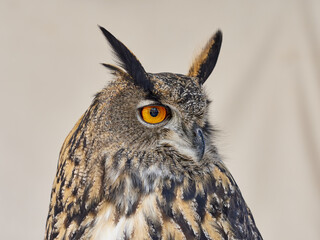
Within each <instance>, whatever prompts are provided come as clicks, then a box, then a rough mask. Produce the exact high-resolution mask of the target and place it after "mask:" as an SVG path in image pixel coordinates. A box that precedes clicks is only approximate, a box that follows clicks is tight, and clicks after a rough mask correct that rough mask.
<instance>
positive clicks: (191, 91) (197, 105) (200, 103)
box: [149, 73, 207, 114]
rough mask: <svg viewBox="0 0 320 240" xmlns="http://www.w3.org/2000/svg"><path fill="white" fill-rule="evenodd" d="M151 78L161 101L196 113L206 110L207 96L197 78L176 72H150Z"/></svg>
mask: <svg viewBox="0 0 320 240" xmlns="http://www.w3.org/2000/svg"><path fill="white" fill-rule="evenodd" d="M149 78H150V79H151V81H152V82H153V84H154V92H155V95H156V96H157V97H159V98H160V100H161V101H164V102H166V103H168V104H173V105H176V107H178V108H183V109H184V110H187V111H190V112H192V113H194V114H202V113H203V112H204V111H205V108H206V105H207V104H206V103H207V97H206V95H205V92H204V90H203V87H202V86H201V85H200V84H199V82H198V79H197V78H195V77H188V76H185V75H181V74H174V73H157V74H149Z"/></svg>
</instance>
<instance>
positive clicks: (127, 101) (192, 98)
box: [45, 27, 262, 240]
mask: <svg viewBox="0 0 320 240" xmlns="http://www.w3.org/2000/svg"><path fill="white" fill-rule="evenodd" d="M100 29H101V31H102V33H103V34H104V36H105V37H106V39H107V40H108V42H109V43H110V45H111V47H112V49H113V51H114V53H115V55H116V57H117V59H118V65H117V66H115V65H110V64H103V65H104V66H105V67H106V68H108V69H109V70H111V72H112V73H113V75H114V77H113V80H112V81H111V82H110V83H109V84H108V85H107V86H106V87H105V88H104V89H102V91H100V92H98V93H97V94H96V95H95V97H94V99H93V101H92V104H91V105H90V107H89V108H88V110H87V111H86V112H85V113H84V114H83V115H82V116H81V118H80V119H79V121H78V122H77V123H76V124H75V126H74V128H73V129H72V130H71V132H70V133H69V135H68V136H67V138H66V139H65V141H64V143H63V146H62V149H61V151H60V155H59V163H58V167H57V173H56V176H55V179H54V183H53V188H52V192H51V202H50V206H49V213H48V217H47V222H46V231H45V239H94V240H102V239H104V240H107V239H108V240H113V239H114V240H118V239H139V240H144V239H146V240H147V239H163V240H172V239H176V240H180V239H201V240H204V239H208V240H209V239H211V240H218V239H262V237H261V235H260V233H259V230H258V229H257V227H256V225H255V222H254V219H253V216H252V214H251V212H250V209H249V208H248V206H247V205H246V203H245V201H244V199H243V197H242V195H241V192H240V190H239V187H238V186H237V184H236V182H235V180H234V179H233V177H232V175H231V174H230V172H229V171H228V169H227V168H226V166H225V165H224V163H223V162H222V160H221V157H220V156H219V153H218V151H217V148H216V147H215V145H214V142H213V137H214V135H215V132H214V131H213V128H212V127H211V124H210V122H209V117H208V106H209V104H210V100H209V99H208V97H207V95H206V93H205V91H204V87H203V84H204V83H205V81H206V80H207V78H208V77H209V75H210V74H211V72H212V70H213V69H214V67H215V65H216V62H217V58H218V55H219V52H220V47H221V42H222V33H221V32H220V31H218V32H216V33H215V34H214V35H213V36H212V38H211V39H210V40H209V41H208V43H207V44H206V45H205V47H204V48H203V50H202V51H201V52H200V54H199V55H198V56H197V57H196V58H195V60H194V62H193V64H192V65H191V67H190V69H189V72H188V73H187V74H186V75H183V74H176V73H168V72H162V73H148V72H146V71H145V69H144V68H143V66H142V65H141V63H140V62H139V60H138V59H137V58H136V57H135V55H134V54H133V53H132V52H131V51H130V50H128V48H127V47H126V46H125V45H124V44H123V43H121V42H120V41H119V40H118V39H116V38H115V37H114V36H113V35H112V34H111V33H110V32H108V31H107V30H106V29H104V28H102V27H100Z"/></svg>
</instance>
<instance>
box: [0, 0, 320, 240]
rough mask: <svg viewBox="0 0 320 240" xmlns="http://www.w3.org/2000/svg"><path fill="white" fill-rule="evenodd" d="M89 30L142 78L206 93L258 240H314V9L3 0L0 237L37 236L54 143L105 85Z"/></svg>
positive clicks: (317, 40)
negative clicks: (106, 33) (174, 78)
mask: <svg viewBox="0 0 320 240" xmlns="http://www.w3.org/2000/svg"><path fill="white" fill-rule="evenodd" d="M97 24H99V25H102V26H104V27H106V28H107V29H108V30H110V31H111V32H112V33H113V34H114V35H115V36H117V37H118V38H119V39H120V40H121V41H123V42H124V43H125V44H126V45H127V46H128V47H129V48H130V49H131V50H132V51H133V52H134V53H135V54H136V55H137V56H138V57H139V58H140V60H141V62H142V63H143V65H144V66H145V69H147V70H148V71H150V72H161V71H172V72H178V73H186V72H187V70H188V67H189V65H190V63H191V62H192V57H193V56H194V55H195V53H196V52H197V50H199V49H200V48H201V47H202V46H203V44H204V43H205V42H206V41H207V40H208V38H209V37H210V36H211V35H212V34H213V33H214V32H215V31H216V30H217V29H218V28H220V29H221V30H222V31H223V34H224V41H223V45H222V50H221V54H220V59H219V61H218V64H217V66H216V69H215V71H214V73H213V74H212V75H211V77H210V79H209V80H208V81H207V83H206V87H207V92H208V94H209V95H210V97H211V99H213V104H212V109H211V118H212V121H213V122H214V124H215V126H216V127H217V128H218V129H220V130H221V131H220V133H219V136H218V137H217V142H219V148H220V151H221V153H222V154H223V156H224V158H225V162H226V164H227V166H228V167H229V169H230V170H231V172H232V173H233V176H234V177H235V179H236V180H237V182H238V184H239V186H240V188H241V190H242V193H243V195H244V197H245V199H246V201H247V203H248V205H249V206H250V208H251V209H252V212H253V214H254V216H255V219H256V223H257V225H258V227H259V228H260V230H261V233H262V235H263V236H264V238H265V239H320V175H319V174H320V157H319V156H320V148H319V143H320V127H319V126H320V94H319V91H320V1H318V0H313V1H312V0H301V1H298V0H291V1H290V0H287V1H285V0H283V1H278V0H272V1H253V0H252V1H209V0H207V1H205V0H201V1H185V0H179V1H169V0H167V1H151V0H148V1H147V0H140V1H108V0H100V1H97V0H91V1H89V0H87V1H83V0H77V1H76V0H69V1H68V0H67V1H66V0H58V1H56V0H51V1H47V0H33V1H22V0H21V1H19V0H0V76H1V78H0V79H1V80H0V90H1V92H0V108H1V117H0V187H1V192H0V226H1V236H0V238H1V239H41V238H42V237H43V233H44V227H45V219H46V215H47V210H48V205H49V197H50V190H51V185H52V182H53V178H54V175H55V172H56V164H57V159H58V153H59V150H60V147H61V145H62V142H63V140H64V138H65V137H66V135H67V133H68V132H69V131H70V130H71V128H72V127H73V125H74V124H75V122H76V121H77V119H78V118H79V117H80V116H81V114H82V113H83V112H84V111H85V110H86V108H87V107H88V106H89V104H90V101H91V100H92V96H93V94H94V93H95V92H97V91H98V90H100V89H101V88H102V87H103V86H104V85H105V84H106V83H107V82H108V80H109V79H110V78H111V76H110V74H109V73H108V71H107V70H105V69H104V68H103V67H102V66H100V65H99V64H98V63H100V62H108V63H112V57H111V52H110V48H109V46H108V44H107V43H106V41H105V39H104V37H103V36H102V34H101V33H100V31H99V29H98V27H97Z"/></svg>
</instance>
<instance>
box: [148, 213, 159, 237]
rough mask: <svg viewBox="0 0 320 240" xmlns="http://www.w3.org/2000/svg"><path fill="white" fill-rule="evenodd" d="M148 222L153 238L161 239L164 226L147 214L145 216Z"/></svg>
mask: <svg viewBox="0 0 320 240" xmlns="http://www.w3.org/2000/svg"><path fill="white" fill-rule="evenodd" d="M145 218H146V222H147V225H148V230H149V235H150V237H151V239H152V240H159V239H161V231H162V226H161V224H160V222H159V221H154V220H152V219H150V218H148V217H147V216H145Z"/></svg>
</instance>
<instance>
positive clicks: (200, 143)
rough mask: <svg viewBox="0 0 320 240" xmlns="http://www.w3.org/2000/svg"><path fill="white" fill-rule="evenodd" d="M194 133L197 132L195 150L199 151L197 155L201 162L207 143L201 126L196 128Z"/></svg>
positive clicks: (194, 142)
mask: <svg viewBox="0 0 320 240" xmlns="http://www.w3.org/2000/svg"><path fill="white" fill-rule="evenodd" d="M194 132H195V138H194V141H193V144H194V146H195V149H196V150H197V155H198V157H199V161H200V160H201V159H202V157H203V155H204V151H205V148H206V143H205V140H204V135H203V132H202V130H201V128H200V127H199V126H196V127H195V128H194Z"/></svg>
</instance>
